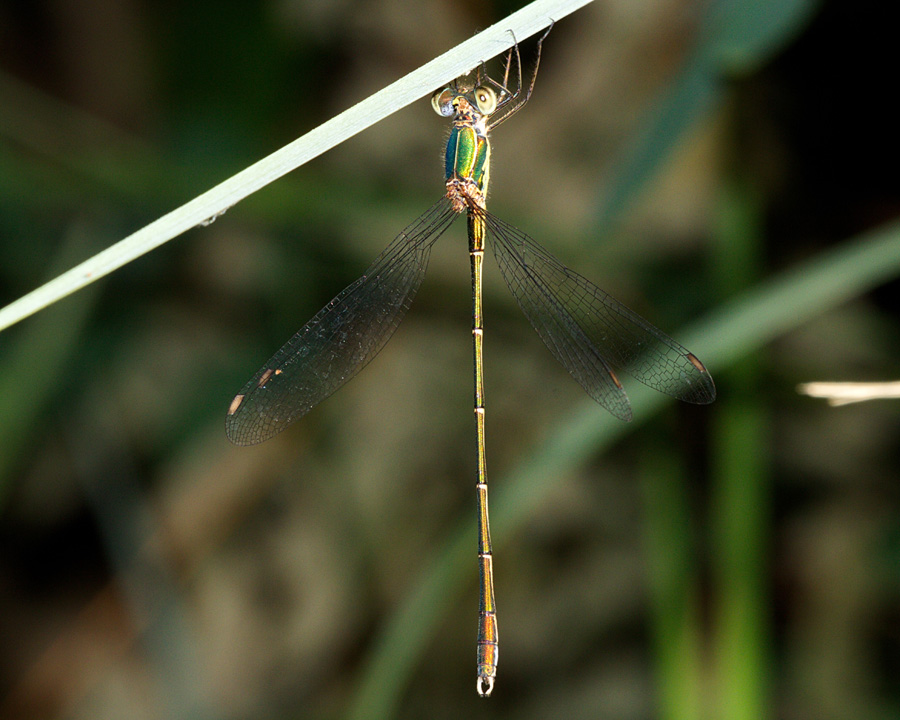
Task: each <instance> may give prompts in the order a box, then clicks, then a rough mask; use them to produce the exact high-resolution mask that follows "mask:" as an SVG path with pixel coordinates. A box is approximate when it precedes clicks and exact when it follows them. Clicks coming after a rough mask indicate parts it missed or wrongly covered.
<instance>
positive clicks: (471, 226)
mask: <svg viewBox="0 0 900 720" xmlns="http://www.w3.org/2000/svg"><path fill="white" fill-rule="evenodd" d="M548 32H549V31H548ZM546 35H547V33H544V35H543V36H542V37H541V38H540V40H538V44H537V58H536V61H535V65H534V69H533V71H532V75H531V78H530V81H529V83H528V86H527V88H525V87H524V86H523V83H522V62H521V57H520V55H519V49H518V45H517V44H515V43H514V45H513V47H512V48H511V49H510V51H509V54H508V55H507V57H506V63H505V68H504V73H503V81H502V82H499V81H496V80H493V79H491V78H490V77H489V76H487V74H486V73H485V72H484V69H483V66H482V67H481V68H479V70H478V71H477V72H476V73H475V77H474V79H473V80H472V81H469V80H468V79H467V78H468V76H465V77H463V78H459V79H457V80H456V81H454V82H453V83H451V84H450V85H449V86H448V87H446V88H443V89H441V90H439V91H437V92H436V93H435V94H434V96H433V97H432V105H433V107H434V109H435V111H436V112H437V113H438V114H439V115H441V116H443V117H446V118H450V119H451V129H450V137H449V139H448V140H447V146H446V153H445V178H446V193H445V195H444V197H442V198H441V199H440V200H438V201H437V202H436V203H435V204H434V205H432V206H431V208H429V209H428V210H427V211H426V212H425V213H424V214H423V215H422V216H421V217H419V219H418V220H416V221H415V222H414V223H412V224H411V225H410V226H409V227H407V228H406V229H405V230H403V232H401V233H400V234H399V235H398V236H397V237H396V238H395V239H394V241H393V242H392V243H391V244H390V245H388V247H387V249H386V250H385V251H384V252H383V253H382V254H381V255H380V256H379V257H378V258H377V259H376V260H375V262H373V263H372V264H371V265H370V266H369V268H368V269H367V270H366V272H365V273H364V274H363V276H362V277H360V278H359V279H358V280H356V281H355V282H354V283H352V284H351V285H349V286H348V287H347V288H345V289H344V290H343V291H342V292H341V293H339V294H338V295H337V296H336V297H335V298H334V299H333V300H332V301H331V302H329V303H328V304H327V305H326V306H325V307H324V308H322V309H321V310H320V311H319V312H318V313H317V314H316V315H315V317H313V318H312V320H310V321H309V322H308V323H306V325H304V326H303V327H302V328H301V329H300V330H299V332H297V334H296V335H294V336H293V337H292V338H291V339H290V340H289V341H288V342H287V343H286V344H285V345H284V347H282V348H281V349H280V350H279V351H278V352H277V353H275V355H273V356H272V358H271V359H270V360H269V361H268V362H267V363H266V364H265V365H263V366H262V368H260V370H259V372H257V373H256V375H254V376H253V377H252V378H251V379H250V381H249V382H248V383H247V384H246V385H245V386H244V387H243V388H242V389H241V391H240V393H238V394H237V395H236V396H235V397H234V400H232V402H231V406H230V407H229V409H228V415H227V418H226V432H227V434H228V438H229V439H230V440H231V441H232V442H233V443H235V444H236V445H253V444H256V443H260V442H262V441H264V440H267V439H269V438H271V437H272V436H273V435H276V434H277V433H279V432H281V431H282V430H284V428H286V427H287V426H288V425H290V424H291V423H292V422H294V421H295V420H298V419H299V418H301V417H303V415H305V414H306V413H307V412H309V411H310V410H311V409H312V408H313V407H315V405H317V404H318V403H320V402H321V401H322V400H324V399H325V398H327V397H328V396H329V395H331V394H332V393H333V392H334V391H335V390H337V389H338V388H339V387H341V386H342V385H343V384H344V383H345V382H347V381H348V380H349V379H350V378H352V377H353V376H354V375H356V374H357V373H358V372H359V371H360V370H362V368H363V367H365V366H366V365H367V364H368V363H369V361H371V360H372V358H374V357H375V356H376V355H377V354H378V352H379V351H380V350H381V348H383V347H384V345H385V343H387V341H388V340H389V339H390V337H391V335H393V333H394V331H395V330H396V329H397V326H398V325H399V324H400V321H401V320H402V319H403V316H404V315H405V314H406V311H407V310H408V309H409V306H410V304H411V303H412V300H413V297H414V296H415V294H416V292H417V291H418V289H419V285H420V284H421V283H422V279H423V278H424V276H425V270H426V268H427V266H428V258H429V255H430V253H431V248H432V246H433V245H434V243H435V242H436V241H437V239H438V238H439V237H440V236H441V235H442V234H443V233H444V231H445V230H447V228H449V227H450V225H451V224H452V223H453V221H454V220H455V219H456V218H457V217H458V216H460V215H462V214H463V213H465V215H466V220H467V226H468V237H469V258H470V264H471V275H472V346H473V355H474V365H475V437H476V491H477V495H478V558H479V571H480V573H479V574H480V582H479V589H480V602H479V620H478V640H477V647H478V650H477V673H478V677H477V684H476V687H477V690H478V693H479V694H480V695H482V696H487V695H490V693H491V691H492V689H493V686H494V679H495V677H496V674H497V658H498V649H499V647H498V634H497V610H496V605H495V602H494V580H493V555H492V549H491V533H490V522H489V515H488V485H487V466H486V462H485V442H484V435H485V412H484V373H483V362H482V347H483V340H484V325H483V313H482V265H483V260H484V247H485V239H486V238H487V239H488V240H489V242H490V245H491V246H492V247H493V250H494V255H495V257H496V258H497V262H498V265H499V266H500V272H501V274H502V275H503V278H504V280H505V281H506V284H507V286H508V287H509V289H510V291H511V292H512V294H513V296H514V297H515V299H516V301H517V302H518V304H519V306H520V307H521V309H522V311H523V312H524V313H525V315H526V316H527V317H528V319H529V320H530V321H531V324H532V326H533V327H534V329H535V330H536V331H537V333H538V335H540V337H541V338H542V339H543V341H544V343H545V344H546V345H547V347H548V348H549V349H550V352H551V353H553V355H554V356H555V357H556V359H557V360H559V362H561V363H562V364H563V366H564V367H565V368H566V369H567V370H568V371H569V373H570V374H571V375H572V377H573V378H574V379H575V380H576V381H577V382H578V383H579V384H580V385H581V386H582V387H583V388H584V389H585V391H586V392H587V393H588V395H590V396H591V397H592V398H593V399H594V400H596V401H597V402H598V403H599V404H600V405H602V406H603V407H605V408H606V409H607V410H609V412H611V413H612V414H613V415H615V416H616V417H618V418H620V419H622V420H626V421H628V420H631V416H632V414H631V404H630V402H629V400H628V396H627V395H626V393H625V389H624V387H623V386H622V383H621V382H620V380H619V377H618V375H617V370H621V371H623V372H625V373H626V374H628V375H631V376H632V377H633V378H635V379H636V380H638V381H640V382H642V383H643V384H645V385H648V386H649V387H651V388H654V389H656V390H659V391H660V392H663V393H666V394H667V395H671V396H673V397H675V398H678V399H679V400H684V401H686V402H691V403H697V404H706V403H710V402H712V401H713V400H714V399H715V396H716V389H715V385H714V384H713V380H712V377H711V376H710V374H709V372H708V371H707V370H706V367H705V366H704V365H703V363H701V362H700V360H698V359H697V357H696V356H695V355H694V354H693V353H690V352H688V351H687V350H686V349H685V348H684V347H682V346H681V345H679V344H678V343H677V342H675V341H674V340H672V339H671V338H670V337H669V336H668V335H666V334H665V333H663V332H662V331H661V330H659V329H658V328H656V327H654V326H653V325H651V324H650V323H649V322H647V321H646V320H644V319H643V318H642V317H640V316H639V315H637V314H636V313H634V312H632V311H631V310H629V309H628V308H627V307H625V306H624V305H622V303H620V302H618V301H617V300H615V299H614V298H612V297H610V296H609V295H608V294H606V293H605V292H603V291H602V290H601V289H600V288H598V287H597V286H596V285H594V284H593V283H591V282H590V281H589V280H587V279H586V278H584V277H582V276H581V275H579V274H578V273H576V272H574V271H572V270H570V269H569V268H567V267H566V266H565V265H563V264H562V263H560V262H559V261H558V260H557V259H556V258H554V257H553V256H552V255H550V253H548V252H547V251H546V250H545V249H544V248H542V247H541V246H540V245H538V244H537V243H536V242H535V241H534V240H532V239H531V238H530V237H529V236H528V235H526V234H525V233H523V232H521V231H520V230H518V229H516V228H514V227H513V226H512V225H509V224H507V223H506V222H504V221H503V220H500V219H499V218H497V217H496V216H494V215H492V214H491V213H489V212H488V211H487V209H486V201H485V198H486V196H487V189H488V178H489V171H490V159H491V148H490V142H489V140H488V135H489V133H490V132H491V131H492V130H493V129H494V128H496V127H497V126H498V125H499V124H500V123H502V122H503V121H504V120H507V119H509V118H510V117H512V115H514V114H515V113H516V112H518V111H519V110H521V109H522V107H524V105H525V104H526V103H527V102H528V100H529V98H530V97H531V94H532V91H533V89H534V83H535V80H536V78H537V70H538V66H539V64H540V53H541V44H542V43H543V40H544V38H545V37H546ZM514 60H515V66H516V76H517V81H516V86H515V89H510V88H509V83H510V68H511V66H512V65H513V61H514Z"/></svg>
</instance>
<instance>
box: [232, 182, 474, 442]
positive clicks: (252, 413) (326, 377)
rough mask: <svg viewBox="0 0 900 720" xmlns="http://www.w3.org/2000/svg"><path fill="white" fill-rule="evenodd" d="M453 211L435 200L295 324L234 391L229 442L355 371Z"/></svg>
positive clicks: (277, 421) (287, 417) (308, 405)
mask: <svg viewBox="0 0 900 720" xmlns="http://www.w3.org/2000/svg"><path fill="white" fill-rule="evenodd" d="M456 217H457V213H456V212H454V211H453V209H452V208H451V207H450V202H449V200H447V199H446V198H441V200H439V201H438V202H437V203H435V204H434V205H432V206H431V208H430V209H429V210H428V211H427V212H426V213H425V214H424V215H422V216H421V217H420V218H419V219H418V220H416V221H415V222H414V223H413V224H412V225H410V226H409V227H407V228H406V229H405V230H404V231H403V232H401V233H400V234H399V235H398V236H397V237H396V238H395V239H394V241H393V242H392V243H391V244H390V245H389V246H388V247H387V249H385V251H384V252H383V253H382V254H381V255H380V256H379V257H378V258H377V259H376V260H375V262H373V263H372V265H370V266H369V268H368V269H367V270H366V272H365V274H364V275H363V276H362V277H361V278H359V279H358V280H357V281H356V282H354V283H353V284H351V285H350V286H348V287H347V288H345V289H344V290H343V291H342V292H341V293H340V294H339V295H338V296H337V297H335V298H334V299H333V300H332V301H331V302H329V303H328V304H327V305H326V306H325V307H324V308H322V309H321V310H320V311H319V312H318V313H317V314H316V316H315V317H313V319H312V320H310V321H309V322H308V323H306V325H304V326H303V327H302V328H300V330H299V332H298V333H297V334H296V335H294V337H292V338H291V339H290V340H288V342H287V343H285V345H284V347H282V348H281V349H280V350H279V351H278V352H277V353H275V354H274V355H273V356H272V357H271V359H270V360H269V361H268V362H267V363H266V364H265V365H263V366H262V368H260V370H259V372H257V373H256V375H254V376H253V377H252V378H251V379H250V381H249V382H248V383H247V384H246V385H244V387H243V388H242V389H241V391H240V392H239V393H238V394H237V395H235V397H234V400H232V402H231V406H230V407H229V409H228V415H227V417H226V418H225V431H226V433H227V435H228V439H229V440H231V442H233V443H234V444H235V445H254V444H256V443H260V442H262V441H263V440H267V439H269V438H270V437H272V436H273V435H276V434H277V433H279V432H281V431H282V430H284V428H286V427H287V426H288V425H289V424H291V423H292V422H294V421H295V420H297V419H298V418H301V417H303V415H305V414H306V413H308V412H309V411H310V410H311V409H312V408H313V407H314V406H315V405H317V404H318V403H320V402H321V401H322V400H324V399H325V398H327V397H328V396H329V395H331V394H332V393H333V392H334V391H335V390H337V389H338V388H339V387H341V385H343V384H344V383H345V382H347V381H348V380H349V379H350V378H352V377H353V376H354V375H356V373H358V372H359V371H360V370H362V369H363V368H364V367H365V366H366V365H367V364H368V363H369V361H370V360H372V358H374V357H375V356H376V355H377V354H378V352H379V351H380V350H381V348H383V347H384V345H385V343H387V341H388V340H389V339H390V337H391V335H393V334H394V331H395V330H396V329H397V326H398V325H399V324H400V321H401V320H402V319H403V316H404V315H405V314H406V311H407V309H409V306H410V304H411V303H412V300H413V298H414V297H415V295H416V291H417V290H418V289H419V285H420V284H421V283H422V278H424V277H425V270H426V269H427V267H428V257H429V255H430V253H431V247H432V245H433V244H434V242H435V241H436V240H437V239H438V238H439V237H440V236H441V234H442V233H443V232H444V231H445V230H446V229H447V228H448V227H449V226H450V224H451V223H452V222H453V220H454V219H455V218H456Z"/></svg>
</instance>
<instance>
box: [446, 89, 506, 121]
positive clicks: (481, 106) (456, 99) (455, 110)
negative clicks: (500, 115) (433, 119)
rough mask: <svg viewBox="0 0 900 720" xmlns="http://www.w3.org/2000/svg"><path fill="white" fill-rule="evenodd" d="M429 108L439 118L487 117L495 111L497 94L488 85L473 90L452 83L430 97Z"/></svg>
mask: <svg viewBox="0 0 900 720" xmlns="http://www.w3.org/2000/svg"><path fill="white" fill-rule="evenodd" d="M431 107H433V108H434V111H435V112H436V113H437V114H438V115H440V116H441V117H447V118H449V117H460V116H471V117H473V118H477V117H482V118H483V117H487V116H488V115H490V114H491V113H492V112H494V110H496V109H497V93H496V92H495V91H494V89H493V88H492V87H490V86H488V85H477V86H476V87H473V88H467V87H464V86H459V85H458V84H457V83H454V84H452V85H450V86H448V87H445V88H443V89H442V90H438V91H437V92H436V93H435V94H434V95H432V97H431Z"/></svg>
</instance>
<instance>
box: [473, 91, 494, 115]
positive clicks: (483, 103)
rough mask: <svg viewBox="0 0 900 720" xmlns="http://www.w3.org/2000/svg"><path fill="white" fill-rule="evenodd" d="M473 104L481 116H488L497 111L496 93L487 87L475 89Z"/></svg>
mask: <svg viewBox="0 0 900 720" xmlns="http://www.w3.org/2000/svg"><path fill="white" fill-rule="evenodd" d="M475 104H476V105H477V106H478V110H479V111H480V112H481V114H482V115H490V114H491V113H492V112H494V110H496V109H497V93H495V92H494V89H493V88H491V87H488V86H487V85H479V86H478V87H477V88H475Z"/></svg>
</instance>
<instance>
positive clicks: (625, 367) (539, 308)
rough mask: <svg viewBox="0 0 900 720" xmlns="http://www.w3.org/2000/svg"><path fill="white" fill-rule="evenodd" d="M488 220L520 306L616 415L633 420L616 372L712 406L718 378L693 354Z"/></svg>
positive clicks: (560, 357) (520, 237)
mask: <svg viewBox="0 0 900 720" xmlns="http://www.w3.org/2000/svg"><path fill="white" fill-rule="evenodd" d="M485 222H486V225H487V228H488V232H489V233H490V235H491V239H492V241H493V247H494V253H495V255H496V257H497V262H498V264H499V265H500V270H501V272H502V274H503V277H504V279H505V280H506V284H507V285H508V286H509V289H510V291H511V292H512V294H513V295H514V296H515V298H516V300H517V301H518V303H519V306H520V307H521V308H522V310H523V312H524V313H525V315H526V316H527V317H528V319H529V320H530V321H531V324H532V325H533V326H534V328H535V330H537V332H538V334H539V335H540V336H541V338H542V339H543V340H544V343H545V344H546V345H547V347H548V348H550V351H551V352H552V353H553V354H554V356H555V357H556V358H557V359H558V360H559V361H560V362H561V363H562V364H563V365H564V366H565V368H566V369H567V370H568V371H569V373H570V374H571V375H572V377H574V378H575V380H577V381H578V382H579V384H581V386H582V387H583V388H584V389H585V390H586V391H587V393H588V395H590V396H591V397H592V398H594V400H596V401H597V402H599V403H600V404H601V405H603V406H604V407H605V408H607V409H608V410H609V411H610V412H612V413H613V415H616V416H617V417H620V418H622V419H623V420H629V419H631V407H630V403H629V402H628V398H627V396H626V395H625V392H624V390H623V389H622V387H621V384H620V383H619V381H618V378H617V377H616V375H615V370H616V369H619V370H622V371H624V372H626V373H628V374H629V375H631V376H632V377H633V378H635V379H636V380H639V381H640V382H642V383H644V384H645V385H647V386H649V387H651V388H653V389H655V390H659V391H660V392H663V393H665V394H666V395H671V396H672V397H675V398H678V399H679V400H684V401H686V402H691V403H697V404H706V403H710V402H712V401H713V400H714V399H715V397H716V388H715V385H714V384H713V381H712V377H711V376H710V374H709V372H708V371H707V370H706V368H705V367H704V366H703V363H701V362H700V361H699V360H698V359H697V357H696V356H695V355H693V353H690V352H688V350H686V349H685V348H684V347H682V346H681V345H680V344H678V343H677V342H675V341H674V340H673V339H672V338H670V337H669V336H668V335H666V334H665V333H664V332H662V330H659V329H658V328H656V327H654V326H653V325H651V324H650V323H649V322H647V321H646V320H644V319H643V318H642V317H641V316H640V315H638V314H637V313H635V312H632V311H631V310H629V309H628V308H627V307H625V306H624V305H623V304H622V303H620V302H619V301H618V300H616V299H614V298H613V297H611V296H610V295H608V294H607V293H605V292H603V290H601V289H600V288H598V287H597V286H596V285H594V284H593V283H591V282H590V281H589V280H587V279H586V278H584V277H582V276H581V275H579V274H578V273H576V272H574V271H572V270H570V269H569V268H567V267H566V266H565V265H563V264H562V263H561V262H559V261H558V260H557V259H556V258H554V257H553V256H552V255H550V253H548V252H547V251H546V250H544V249H543V248H542V247H541V246H540V245H538V244H537V243H536V242H535V241H534V240H532V239H531V238H530V237H528V235H526V234H525V233H523V232H521V231H520V230H517V229H516V228H514V227H512V226H511V225H509V224H507V223H505V222H503V221H502V220H500V219H499V218H496V217H494V216H493V215H490V214H489V213H486V214H485Z"/></svg>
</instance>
